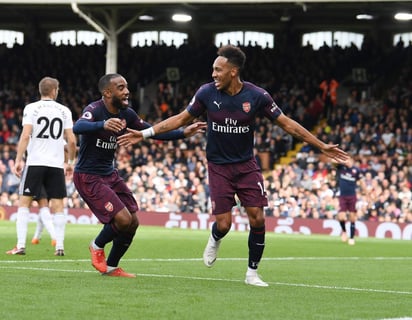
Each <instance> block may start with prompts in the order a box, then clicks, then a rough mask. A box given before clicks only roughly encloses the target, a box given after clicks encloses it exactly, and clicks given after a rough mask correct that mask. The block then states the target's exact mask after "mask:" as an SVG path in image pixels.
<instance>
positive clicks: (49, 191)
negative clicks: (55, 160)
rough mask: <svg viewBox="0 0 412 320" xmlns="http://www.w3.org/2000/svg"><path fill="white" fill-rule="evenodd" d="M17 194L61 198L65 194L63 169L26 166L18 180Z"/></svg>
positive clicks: (36, 197) (36, 198)
mask: <svg viewBox="0 0 412 320" xmlns="http://www.w3.org/2000/svg"><path fill="white" fill-rule="evenodd" d="M19 195H23V196H29V197H33V199H34V200H39V199H43V198H47V199H63V198H65V197H66V196H67V190H66V181H65V178H64V169H62V168H55V167H46V166H27V167H25V168H24V171H23V175H22V177H21V181H20V187H19Z"/></svg>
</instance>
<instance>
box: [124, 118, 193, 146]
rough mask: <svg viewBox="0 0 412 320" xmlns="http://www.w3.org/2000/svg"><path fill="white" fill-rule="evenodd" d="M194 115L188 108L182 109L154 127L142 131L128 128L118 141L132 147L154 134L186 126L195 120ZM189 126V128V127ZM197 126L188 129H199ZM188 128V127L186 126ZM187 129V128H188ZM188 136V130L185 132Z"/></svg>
mask: <svg viewBox="0 0 412 320" xmlns="http://www.w3.org/2000/svg"><path fill="white" fill-rule="evenodd" d="M193 119H194V117H193V116H191V115H190V113H189V112H188V111H187V110H184V111H182V112H181V113H179V114H177V115H174V116H172V117H170V118H167V119H166V120H163V121H161V122H159V123H157V124H155V125H154V126H153V127H150V128H147V129H144V130H142V131H138V130H133V129H129V128H127V133H126V134H124V135H121V136H120V137H118V138H117V143H118V144H119V145H120V146H124V147H130V146H132V145H134V144H136V143H138V142H140V141H142V140H143V139H147V138H150V137H153V136H155V135H156V136H157V135H159V134H162V133H166V132H169V131H172V130H175V129H178V128H180V127H182V126H184V125H185V124H187V123H190V122H191V121H193ZM189 127H190V126H189ZM189 127H188V128H189ZM196 127H197V126H195V128H194V129H193V127H192V128H190V129H188V130H189V131H191V130H195V131H196V130H197V129H196ZM186 129H187V128H186ZM186 129H185V130H186ZM185 136H186V132H185Z"/></svg>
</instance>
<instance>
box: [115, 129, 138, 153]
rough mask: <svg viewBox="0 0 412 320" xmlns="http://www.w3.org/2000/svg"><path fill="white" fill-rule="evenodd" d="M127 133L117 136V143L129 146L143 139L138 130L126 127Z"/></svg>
mask: <svg viewBox="0 0 412 320" xmlns="http://www.w3.org/2000/svg"><path fill="white" fill-rule="evenodd" d="M126 131H127V133H125V134H123V135H121V136H120V137H117V144H118V145H120V146H123V147H126V148H127V147H131V146H132V145H134V144H136V143H139V142H140V141H142V140H143V135H142V133H141V132H140V131H139V130H133V129H130V128H126Z"/></svg>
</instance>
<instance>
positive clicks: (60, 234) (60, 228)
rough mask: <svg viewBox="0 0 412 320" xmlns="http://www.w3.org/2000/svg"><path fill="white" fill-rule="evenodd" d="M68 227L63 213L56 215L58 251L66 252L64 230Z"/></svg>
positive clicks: (55, 225)
mask: <svg viewBox="0 0 412 320" xmlns="http://www.w3.org/2000/svg"><path fill="white" fill-rule="evenodd" d="M65 227H66V215H65V214H64V213H63V212H56V213H55V214H54V229H55V231H56V250H60V249H61V250H64V230H65Z"/></svg>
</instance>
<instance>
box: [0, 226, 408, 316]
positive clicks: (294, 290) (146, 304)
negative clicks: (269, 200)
mask: <svg viewBox="0 0 412 320" xmlns="http://www.w3.org/2000/svg"><path fill="white" fill-rule="evenodd" d="M100 228H101V225H73V224H69V225H67V227H66V240H65V253H66V255H65V256H64V257H55V256H54V255H53V252H54V249H53V247H51V245H50V238H49V236H48V234H46V233H45V234H44V235H43V238H42V241H41V242H40V244H39V245H32V244H30V239H31V236H32V235H33V232H34V224H30V226H29V237H28V245H27V248H26V252H27V254H26V255H25V256H10V255H7V254H5V252H6V251H7V250H8V249H10V248H12V247H13V246H14V245H15V242H16V231H15V224H14V223H13V222H10V221H1V222H0V250H1V251H2V252H0V288H1V290H0V301H1V304H2V306H1V308H0V319H2V320H8V319H13V320H14V319H19V320H25V319H27V320H34V319H39V320H49V319H50V320H51V319H53V320H55V319H59V320H66V319H70V320H73V319H76V320H77V319H88V320H91V319H100V320H101V319H110V320H111V319H179V320H185V319H190V320H193V319H201V320H203V319H231V320H239V319H251V320H254V319H282V320H283V319H294V320H296V319H305V320H306V319H308V320H310V319H314V320H315V319H316V320H319V319H342V320H343V319H345V320H347V319H356V320H358V319H374V320H375V319H408V318H412V244H411V242H410V241H404V240H392V239H381V240H378V239H372V238H371V239H364V238H363V239H357V242H356V245H355V246H348V245H347V244H344V243H342V242H341V241H340V239H339V238H337V237H331V236H324V235H311V236H303V235H280V234H273V233H267V234H266V248H265V254H264V259H263V260H262V262H261V264H260V268H259V273H260V275H261V277H262V278H263V280H265V281H267V282H268V283H269V285H270V286H269V287H268V288H259V287H251V286H247V285H245V284H244V282H243V281H244V276H245V272H246V267H247V236H248V233H247V232H233V231H232V232H230V233H229V234H228V235H227V237H226V238H225V239H224V241H223V242H222V245H221V247H220V251H219V256H218V260H217V261H216V263H215V265H214V267H213V268H206V267H205V266H204V265H203V262H202V260H201V256H202V252H203V249H204V246H205V244H206V242H207V238H208V232H206V231H194V230H181V229H164V228H158V227H149V226H141V227H140V228H139V230H138V233H137V234H136V237H135V241H134V242H133V244H132V246H131V248H130V250H129V251H128V252H127V254H126V255H125V256H124V258H123V259H122V261H121V264H120V266H121V267H123V268H124V269H125V270H126V271H128V272H133V273H136V274H137V278H136V279H129V278H111V277H102V276H101V275H99V273H98V272H97V271H95V270H94V269H93V267H92V266H91V264H90V257H89V251H88V244H89V242H90V240H91V239H92V238H93V237H94V236H95V235H97V233H98V232H99V230H100ZM106 249H108V248H106ZM106 252H107V250H106Z"/></svg>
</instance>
